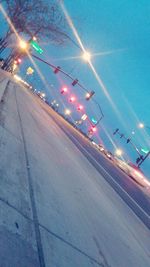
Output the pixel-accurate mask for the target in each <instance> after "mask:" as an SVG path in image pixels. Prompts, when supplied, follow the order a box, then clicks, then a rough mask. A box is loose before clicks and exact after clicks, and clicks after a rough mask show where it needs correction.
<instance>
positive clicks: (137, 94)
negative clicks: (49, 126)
mask: <svg viewBox="0 0 150 267" xmlns="http://www.w3.org/2000/svg"><path fill="white" fill-rule="evenodd" d="M64 5H65V7H66V9H67V11H68V13H69V15H70V17H71V18H72V20H73V23H74V25H75V27H76V29H77V31H78V34H79V36H80V38H81V40H82V42H83V45H84V46H85V48H86V49H87V50H89V51H90V52H91V53H92V54H95V53H102V52H107V51H111V53H110V54H107V55H101V56H94V57H93V58H92V63H93V65H94V67H95V69H96V71H97V73H98V75H99V76H100V77H101V79H102V81H103V83H104V85H105V87H106V88H107V91H108V93H109V95H110V97H111V99H112V102H113V103H114V105H115V107H116V110H117V112H115V111H114V109H113V108H112V105H111V104H110V103H109V101H108V99H107V98H106V96H105V94H104V93H103V90H102V88H101V86H100V85H99V84H98V82H97V80H96V78H95V77H94V75H93V73H92V71H91V69H90V67H89V66H88V65H87V64H85V63H84V62H83V61H82V60H80V59H69V60H63V59H64V58H68V57H72V56H73V57H75V56H77V57H78V56H80V54H81V50H80V49H78V48H77V47H76V46H74V45H73V44H72V43H68V44H67V45H66V46H60V47H58V46H52V45H50V44H47V45H45V47H44V49H45V50H44V54H43V58H45V59H47V60H49V61H50V62H52V63H54V64H55V65H60V66H61V67H62V68H64V70H66V71H67V72H70V71H72V72H71V74H72V76H74V77H75V78H78V79H79V81H80V82H81V83H83V85H85V87H87V88H89V89H91V90H94V91H95V92H96V94H95V96H94V98H95V99H96V100H97V101H98V102H99V103H100V105H101V106H102V109H103V112H104V115H105V117H104V119H103V122H102V124H101V125H99V133H100V137H101V138H102V140H103V142H104V144H105V145H106V146H107V147H108V148H109V149H110V150H111V151H114V148H113V146H112V144H111V141H110V140H109V139H108V138H107V136H106V132H105V131H104V129H106V131H107V133H108V134H109V135H110V138H112V140H113V141H115V143H116V145H117V146H119V147H121V148H123V150H125V151H126V152H127V153H128V155H129V158H130V159H131V160H132V161H133V160H135V158H136V153H135V152H134V151H133V150H132V148H131V146H130V144H128V145H127V144H125V141H123V140H120V138H119V137H117V136H115V137H114V136H113V135H112V132H113V130H114V129H115V128H119V129H120V131H121V132H123V133H125V134H126V136H131V135H132V134H131V132H132V130H134V131H135V135H134V136H132V140H133V142H134V143H135V144H136V145H137V146H138V147H139V148H140V147H150V137H148V134H146V133H145V131H144V130H139V129H138V128H137V123H138V120H139V121H142V122H144V123H145V124H146V125H150V108H149V107H150V49H149V48H150V1H147V0H142V1H141V0H115V1H114V0H93V1H91V0H76V1H71V0H64ZM70 34H71V36H72V38H73V39H74V40H75V41H76V42H77V40H76V38H75V37H74V35H73V34H72V32H71V30H70ZM42 41H43V40H42ZM41 43H42V42H41ZM39 66H40V67H41V69H42V72H43V74H44V75H45V77H46V79H47V82H48V83H49V84H53V86H54V87H56V86H57V87H59V85H58V81H56V78H55V77H54V75H53V74H51V73H50V72H49V69H48V68H47V67H45V66H43V65H40V64H39ZM62 80H63V81H64V82H66V83H68V84H69V82H68V81H66V80H65V79H64V78H63V77H61V82H62ZM59 83H60V79H59ZM71 90H72V89H71ZM76 90H79V88H78V89H76ZM74 93H76V94H77V95H78V97H79V96H80V95H82V93H81V92H80V93H78V91H75V89H74ZM54 95H55V97H58V99H59V101H61V100H60V94H59V90H57V89H56V90H55V92H54V91H53V88H51V92H50V96H51V98H53V97H54ZM81 100H82V98H81ZM64 103H65V104H66V102H65V101H64ZM87 109H88V112H89V113H90V112H91V114H94V115H95V116H99V115H97V114H98V110H97V109H96V108H94V105H91V107H89V108H87ZM147 133H149V134H150V131H149V132H147ZM97 141H99V138H98V139H97ZM143 170H145V173H146V174H147V175H149V171H150V159H149V160H147V161H146V162H145V163H144V164H143ZM149 176H150V175H149Z"/></svg>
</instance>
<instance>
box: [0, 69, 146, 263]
mask: <svg viewBox="0 0 150 267" xmlns="http://www.w3.org/2000/svg"><path fill="white" fill-rule="evenodd" d="M4 78H5V79H4ZM4 89H5V90H4ZM0 90H3V94H2V98H1V102H0V206H1V207H0V236H1V238H0V267H12V266H13V267H27V266H28V267H33V266H36V267H44V266H45V267H51V266H52V267H76V266H80V267H93V266H94V267H97V266H102V267H130V266H131V267H133V266H135V267H148V266H149V262H150V252H149V248H150V231H149V229H148V227H147V226H146V225H145V224H144V223H143V222H142V220H141V219H139V217H138V216H137V215H136V214H135V212H134V211H133V209H131V208H130V207H129V205H128V203H127V202H126V200H125V199H124V200H123V199H122V198H121V197H120V195H119V194H118V193H117V192H116V191H115V190H114V188H113V187H112V185H111V184H110V183H109V182H108V181H107V179H106V177H105V176H106V175H104V174H103V173H101V172H100V171H99V170H98V168H96V167H95V166H93V163H92V162H90V161H89V159H88V158H87V155H86V156H85V154H84V153H83V151H82V152H81V149H79V148H78V147H77V145H75V144H74V143H75V141H74V142H72V140H71V139H70V138H71V136H77V133H74V134H72V132H71V131H75V130H68V128H66V129H67V130H66V131H67V134H66V133H65V132H64V128H65V125H66V122H64V121H63V119H62V118H61V117H58V115H57V114H55V112H54V111H53V110H51V109H50V108H49V107H48V106H47V107H46V104H45V103H42V102H41V101H40V100H39V99H38V98H37V97H35V96H34V95H33V94H32V93H30V92H28V91H27V89H25V88H22V87H20V86H19V85H17V84H15V83H14V82H13V80H11V81H10V82H9V83H8V77H5V76H4V74H3V73H1V74H0ZM55 120H59V122H58V123H59V124H60V125H61V128H60V126H59V125H57V123H56V122H55ZM62 127H63V128H62ZM68 127H71V126H68ZM71 129H72V128H71ZM79 143H80V142H79ZM78 146H79V145H78ZM91 151H93V150H91V149H90V151H89V153H91ZM101 164H102V167H103V166H104V163H103V162H102V163H101ZM132 187H133V185H132ZM135 190H137V189H135ZM147 201H148V200H147Z"/></svg>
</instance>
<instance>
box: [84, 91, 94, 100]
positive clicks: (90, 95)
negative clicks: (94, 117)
mask: <svg viewBox="0 0 150 267" xmlns="http://www.w3.org/2000/svg"><path fill="white" fill-rule="evenodd" d="M94 94H95V92H94V91H91V92H89V93H87V94H86V96H85V99H86V100H90V98H91V97H92V96H93V95H94Z"/></svg>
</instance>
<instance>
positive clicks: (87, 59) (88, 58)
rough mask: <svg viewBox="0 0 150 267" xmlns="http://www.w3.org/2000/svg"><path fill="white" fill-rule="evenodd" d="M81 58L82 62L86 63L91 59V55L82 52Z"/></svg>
mask: <svg viewBox="0 0 150 267" xmlns="http://www.w3.org/2000/svg"><path fill="white" fill-rule="evenodd" d="M82 58H83V60H84V61H87V62H88V61H90V59H91V54H90V53H89V52H87V51H84V53H83V55H82Z"/></svg>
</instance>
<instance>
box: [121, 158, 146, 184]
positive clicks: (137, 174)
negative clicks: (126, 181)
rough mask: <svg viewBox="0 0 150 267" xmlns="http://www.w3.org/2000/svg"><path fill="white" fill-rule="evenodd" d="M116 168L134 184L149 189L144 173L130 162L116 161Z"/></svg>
mask: <svg viewBox="0 0 150 267" xmlns="http://www.w3.org/2000/svg"><path fill="white" fill-rule="evenodd" d="M116 164H117V166H118V167H119V168H120V169H121V170H122V171H123V172H125V173H126V174H127V175H128V176H129V177H131V178H132V179H133V180H134V181H135V182H136V183H138V184H139V185H140V186H142V187H146V188H150V182H149V181H148V180H147V179H146V177H145V175H144V173H143V172H142V171H141V169H140V168H138V167H137V166H136V165H135V164H133V163H132V162H125V161H122V160H120V159H117V160H116Z"/></svg>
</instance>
